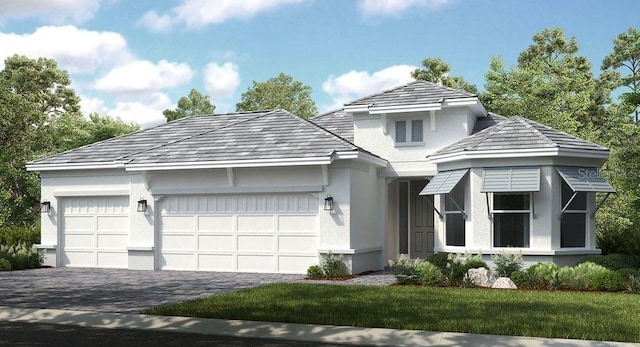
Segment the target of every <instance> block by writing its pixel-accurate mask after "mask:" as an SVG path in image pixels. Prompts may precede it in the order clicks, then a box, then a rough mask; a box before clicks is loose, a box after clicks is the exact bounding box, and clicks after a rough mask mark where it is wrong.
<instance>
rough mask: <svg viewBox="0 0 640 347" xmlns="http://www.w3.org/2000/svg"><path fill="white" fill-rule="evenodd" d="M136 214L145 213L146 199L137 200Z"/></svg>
mask: <svg viewBox="0 0 640 347" xmlns="http://www.w3.org/2000/svg"><path fill="white" fill-rule="evenodd" d="M138 212H147V200H146V199H140V200H138Z"/></svg>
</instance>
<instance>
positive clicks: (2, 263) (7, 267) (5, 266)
mask: <svg viewBox="0 0 640 347" xmlns="http://www.w3.org/2000/svg"><path fill="white" fill-rule="evenodd" d="M0 271H11V263H10V262H9V261H8V260H7V259H4V258H0Z"/></svg>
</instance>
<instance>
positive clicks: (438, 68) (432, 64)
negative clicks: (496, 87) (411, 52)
mask: <svg viewBox="0 0 640 347" xmlns="http://www.w3.org/2000/svg"><path fill="white" fill-rule="evenodd" d="M422 66H424V69H415V70H413V72H412V73H411V77H413V78H415V79H417V80H422V81H427V82H432V83H438V84H442V85H443V86H446V87H450V88H455V89H461V90H464V91H466V92H469V93H472V94H477V93H478V88H477V87H476V86H475V85H474V84H471V83H469V82H467V81H466V80H465V79H464V78H463V77H462V76H449V72H450V71H451V65H449V64H448V63H447V62H445V61H444V60H442V59H440V58H426V59H424V60H423V61H422Z"/></svg>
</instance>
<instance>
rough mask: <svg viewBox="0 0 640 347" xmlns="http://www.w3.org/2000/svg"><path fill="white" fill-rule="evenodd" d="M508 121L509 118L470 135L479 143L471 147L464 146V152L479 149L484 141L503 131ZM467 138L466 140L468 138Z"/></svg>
mask: <svg viewBox="0 0 640 347" xmlns="http://www.w3.org/2000/svg"><path fill="white" fill-rule="evenodd" d="M509 120H510V118H507V119H505V120H502V121H500V122H499V123H498V124H495V125H493V126H490V127H488V128H485V129H482V130H480V131H479V132H477V133H475V134H473V135H470V136H469V137H471V136H475V137H478V138H479V141H476V142H475V143H474V144H473V145H471V146H466V147H464V150H465V151H466V150H470V149H474V148H477V147H479V146H480V145H481V144H482V143H483V142H484V141H486V140H488V139H489V138H490V137H493V136H494V135H495V134H497V133H498V132H499V131H500V130H502V129H504V128H505V127H506V126H507V124H509ZM469 137H467V139H468V138H469Z"/></svg>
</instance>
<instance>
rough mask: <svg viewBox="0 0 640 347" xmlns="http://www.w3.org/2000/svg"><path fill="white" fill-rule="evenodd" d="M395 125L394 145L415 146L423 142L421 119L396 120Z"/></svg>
mask: <svg viewBox="0 0 640 347" xmlns="http://www.w3.org/2000/svg"><path fill="white" fill-rule="evenodd" d="M395 124H396V143H398V144H411V143H414V144H417V143H422V141H424V134H423V132H424V131H423V121H422V119H414V120H398V121H396V122H395Z"/></svg>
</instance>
